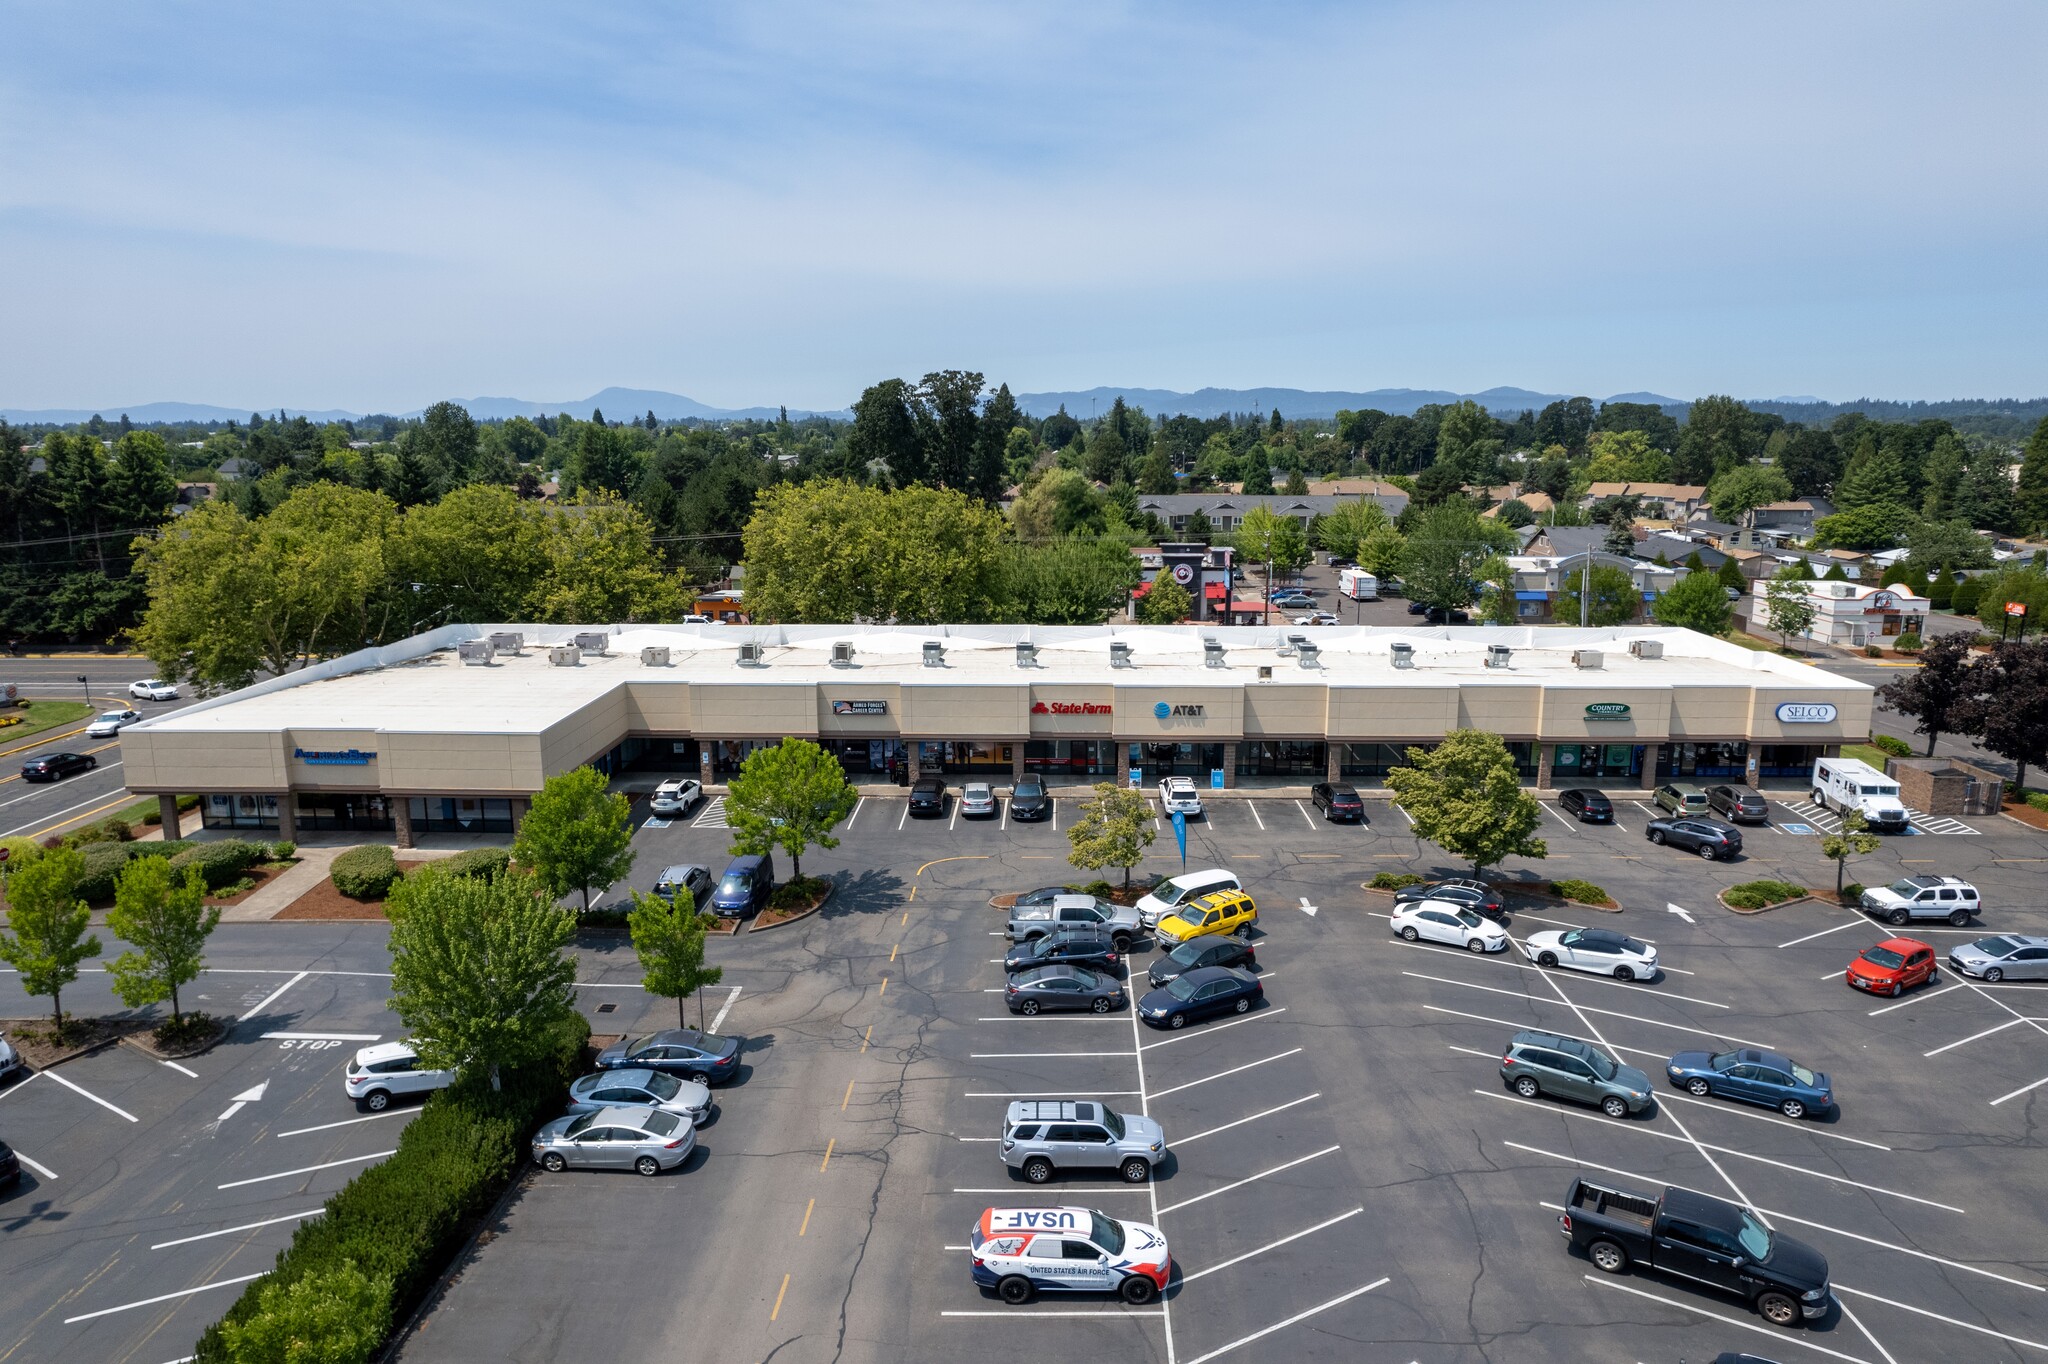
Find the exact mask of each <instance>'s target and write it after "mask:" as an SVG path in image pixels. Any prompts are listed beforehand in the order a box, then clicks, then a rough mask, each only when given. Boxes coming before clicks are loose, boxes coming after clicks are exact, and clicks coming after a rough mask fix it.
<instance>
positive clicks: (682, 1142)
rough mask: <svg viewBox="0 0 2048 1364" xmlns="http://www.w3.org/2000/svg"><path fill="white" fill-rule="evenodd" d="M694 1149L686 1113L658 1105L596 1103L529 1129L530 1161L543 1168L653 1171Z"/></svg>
mask: <svg viewBox="0 0 2048 1364" xmlns="http://www.w3.org/2000/svg"><path fill="white" fill-rule="evenodd" d="M696 1149H697V1130H696V1129H695V1128H694V1127H692V1126H691V1125H690V1120H689V1119H688V1118H685V1117H682V1116H680V1115H678V1114H675V1113H669V1112H665V1111H663V1110H662V1109H659V1108H601V1109H599V1110H597V1111H596V1112H595V1113H576V1114H572V1115H570V1116H569V1117H566V1118H556V1119H555V1120H554V1121H553V1122H551V1123H548V1124H547V1125H546V1126H544V1127H542V1128H541V1129H540V1131H538V1132H536V1133H534V1134H533V1162H534V1164H536V1165H538V1166H540V1167H541V1168H542V1169H543V1170H549V1171H560V1170H567V1169H572V1168H573V1169H578V1170H632V1171H635V1172H636V1173H639V1174H643V1175H658V1174H660V1173H661V1172H662V1171H663V1170H673V1169H675V1168H676V1166H678V1165H681V1164H682V1163H683V1162H684V1161H686V1160H688V1159H689V1158H690V1152H692V1151H694V1150H696Z"/></svg>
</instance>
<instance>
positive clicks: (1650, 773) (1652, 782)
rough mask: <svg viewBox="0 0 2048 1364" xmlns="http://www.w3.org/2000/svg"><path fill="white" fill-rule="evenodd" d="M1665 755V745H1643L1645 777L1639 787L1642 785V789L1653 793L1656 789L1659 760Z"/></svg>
mask: <svg viewBox="0 0 2048 1364" xmlns="http://www.w3.org/2000/svg"><path fill="white" fill-rule="evenodd" d="M1663 753H1664V745H1662V744H1644V745H1643V776H1642V780H1641V782H1640V783H1639V785H1641V787H1642V788H1643V789H1644V790H1645V791H1651V790H1655V789H1656V786H1657V759H1658V758H1660V757H1662V756H1663Z"/></svg>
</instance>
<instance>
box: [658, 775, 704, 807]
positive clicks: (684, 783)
mask: <svg viewBox="0 0 2048 1364" xmlns="http://www.w3.org/2000/svg"><path fill="white" fill-rule="evenodd" d="M702 799H704V788H703V787H702V786H701V785H699V784H698V783H696V782H694V781H692V780H690V779H689V778H688V777H671V778H670V779H669V780H667V781H665V782H663V783H662V784H661V785H659V786H657V787H655V788H654V797H653V799H651V800H649V801H648V802H647V808H648V809H649V810H652V811H653V812H654V813H655V814H657V815H687V814H688V813H690V811H692V810H694V809H696V808H697V802H698V801H700V800H702Z"/></svg>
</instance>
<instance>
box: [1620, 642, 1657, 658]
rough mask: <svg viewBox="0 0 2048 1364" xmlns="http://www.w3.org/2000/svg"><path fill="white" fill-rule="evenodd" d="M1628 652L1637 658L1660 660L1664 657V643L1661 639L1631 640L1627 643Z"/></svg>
mask: <svg viewBox="0 0 2048 1364" xmlns="http://www.w3.org/2000/svg"><path fill="white" fill-rule="evenodd" d="M1628 651H1629V652H1630V653H1632V654H1634V655H1635V656H1636V657H1637V658H1662V657H1664V641H1663V640H1661V639H1632V640H1630V641H1629V642H1628Z"/></svg>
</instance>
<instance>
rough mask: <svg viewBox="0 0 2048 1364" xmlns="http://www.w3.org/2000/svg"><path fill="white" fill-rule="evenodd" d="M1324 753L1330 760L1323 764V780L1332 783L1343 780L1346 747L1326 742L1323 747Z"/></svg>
mask: <svg viewBox="0 0 2048 1364" xmlns="http://www.w3.org/2000/svg"><path fill="white" fill-rule="evenodd" d="M1323 751H1324V756H1325V758H1327V759H1328V761H1326V762H1325V763H1324V764H1323V773H1324V776H1323V780H1325V781H1328V782H1332V783H1335V782H1338V781H1341V780H1343V777H1344V745H1342V744H1340V743H1334V742H1326V743H1324V745H1323Z"/></svg>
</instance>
